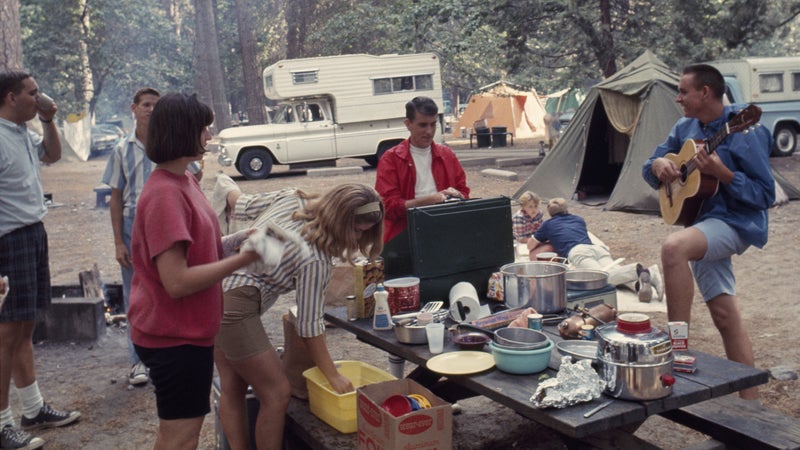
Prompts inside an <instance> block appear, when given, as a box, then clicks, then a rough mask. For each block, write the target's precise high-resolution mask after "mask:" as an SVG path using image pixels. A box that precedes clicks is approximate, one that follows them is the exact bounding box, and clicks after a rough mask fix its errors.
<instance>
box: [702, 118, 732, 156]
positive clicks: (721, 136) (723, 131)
mask: <svg viewBox="0 0 800 450" xmlns="http://www.w3.org/2000/svg"><path fill="white" fill-rule="evenodd" d="M729 134H731V132H730V128H729V127H728V124H727V123H726V124H725V125H723V126H722V128H720V130H719V131H717V134H715V135H714V137H712V138H711V139H709V140H707V141H706V142H705V144H706V145H705V151H706V153H708V154H709V155H710V154H712V153H714V151H715V150H716V149H717V147H718V146H719V144H722V141H724V140H725V138H726V137H728V135H729Z"/></svg>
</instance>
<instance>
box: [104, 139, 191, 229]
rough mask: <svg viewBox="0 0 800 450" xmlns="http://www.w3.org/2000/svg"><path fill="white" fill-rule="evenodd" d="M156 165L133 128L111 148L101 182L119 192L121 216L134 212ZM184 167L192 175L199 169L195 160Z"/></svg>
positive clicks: (133, 214)
mask: <svg viewBox="0 0 800 450" xmlns="http://www.w3.org/2000/svg"><path fill="white" fill-rule="evenodd" d="M155 166H156V164H155V163H154V162H152V161H150V158H148V157H147V153H145V150H144V144H142V141H140V140H139V139H138V138H137V137H136V132H135V131H134V132H133V133H131V134H130V136H128V137H127V138H126V139H125V140H122V141H120V142H119V143H118V144H117V146H116V147H114V151H113V152H112V153H111V156H109V157H108V162H107V163H106V170H105V172H103V178H102V180H101V181H102V182H103V183H105V184H107V185H109V186H111V187H112V188H113V189H118V190H120V191H122V215H123V216H125V217H134V216H135V215H136V202H137V201H138V200H139V195H140V194H141V192H142V188H143V187H144V183H145V181H147V179H148V178H150V173H151V172H152V171H153V168H155ZM186 169H187V170H188V171H189V172H191V173H192V174H196V173H197V172H199V171H200V170H201V169H200V165H199V164H197V162H195V161H192V162H191V163H189V165H188V166H187V167H186Z"/></svg>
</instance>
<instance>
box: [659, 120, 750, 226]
mask: <svg viewBox="0 0 800 450" xmlns="http://www.w3.org/2000/svg"><path fill="white" fill-rule="evenodd" d="M760 118H761V108H759V107H758V106H755V105H749V106H748V107H746V108H744V109H743V110H741V111H739V113H738V114H736V116H735V117H734V118H733V119H731V120H730V121H728V123H726V124H725V126H723V127H722V128H721V129H720V130H719V131H718V132H717V134H715V135H714V137H712V138H711V139H709V140H707V141H706V140H703V139H690V140H687V141H686V142H685V143H684V144H683V147H681V150H680V152H679V153H667V154H666V155H664V157H665V158H667V159H669V160H670V161H672V162H673V163H675V165H676V166H677V167H678V168H679V169H680V171H681V176H680V177H678V178H676V179H674V180H672V182H670V183H662V184H661V187H660V188H659V189H658V202H659V205H660V207H661V217H662V218H663V219H664V222H665V223H666V224H667V225H683V226H688V225H691V224H692V223H693V222H694V220H695V219H696V218H697V214H698V213H699V212H700V208H701V207H702V206H703V201H704V200H705V199H707V198H710V197H712V196H713V195H714V194H716V193H717V189H718V188H719V180H717V179H716V178H715V177H713V176H711V175H708V174H704V173H701V172H700V171H699V170H697V164H696V160H695V158H696V157H697V153H698V152H701V151H704V152H706V153H708V154H709V155H710V154H712V153H714V151H715V150H716V149H717V146H719V145H720V144H721V143H722V141H724V140H725V138H726V137H728V135H730V134H732V133H738V132H740V131H745V130H747V128H748V127H750V126H752V125H755V124H757V123H758V121H759V119H760Z"/></svg>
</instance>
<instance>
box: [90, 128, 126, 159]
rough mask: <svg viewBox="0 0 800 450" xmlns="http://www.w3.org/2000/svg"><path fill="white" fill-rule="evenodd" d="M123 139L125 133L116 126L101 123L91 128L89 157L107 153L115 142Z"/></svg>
mask: <svg viewBox="0 0 800 450" xmlns="http://www.w3.org/2000/svg"><path fill="white" fill-rule="evenodd" d="M124 137H125V132H124V131H122V129H121V128H120V127H118V126H116V125H113V124H110V123H101V124H97V125H94V126H92V135H91V147H90V155H89V156H90V157H94V156H100V155H103V154H106V153H109V152H110V151H111V150H113V149H114V146H116V145H117V141H119V140H120V139H123V138H124Z"/></svg>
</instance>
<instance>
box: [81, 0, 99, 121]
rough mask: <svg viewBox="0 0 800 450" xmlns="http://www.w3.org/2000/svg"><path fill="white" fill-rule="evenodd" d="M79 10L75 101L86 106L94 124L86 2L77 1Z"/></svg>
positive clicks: (82, 0)
mask: <svg viewBox="0 0 800 450" xmlns="http://www.w3.org/2000/svg"><path fill="white" fill-rule="evenodd" d="M79 5H80V10H81V39H80V42H78V50H79V52H80V58H81V76H82V77H83V80H81V84H80V90H79V92H78V93H77V95H76V100H78V102H80V103H81V104H84V105H88V107H89V111H88V112H89V118H90V123H94V109H95V106H96V104H97V101H96V99H95V96H94V81H93V80H92V67H91V65H90V64H89V46H88V44H87V40H88V39H89V35H90V34H91V22H90V20H89V11H90V10H89V8H88V5H87V1H86V0H80V1H79Z"/></svg>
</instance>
